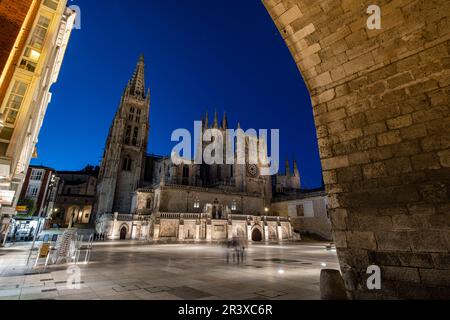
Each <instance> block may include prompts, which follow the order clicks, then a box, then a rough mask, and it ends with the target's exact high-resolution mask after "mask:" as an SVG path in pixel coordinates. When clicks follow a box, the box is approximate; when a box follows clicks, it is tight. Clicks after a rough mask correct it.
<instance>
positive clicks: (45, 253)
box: [39, 243, 50, 259]
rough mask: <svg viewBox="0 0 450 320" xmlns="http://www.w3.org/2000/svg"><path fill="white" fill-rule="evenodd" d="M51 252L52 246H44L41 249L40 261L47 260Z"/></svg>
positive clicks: (47, 244) (45, 244) (46, 244)
mask: <svg viewBox="0 0 450 320" xmlns="http://www.w3.org/2000/svg"><path fill="white" fill-rule="evenodd" d="M49 252H50V244H49V243H44V244H42V246H41V247H40V248H39V259H41V258H47V256H48V253H49Z"/></svg>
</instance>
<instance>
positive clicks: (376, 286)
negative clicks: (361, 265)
mask: <svg viewBox="0 0 450 320" xmlns="http://www.w3.org/2000/svg"><path fill="white" fill-rule="evenodd" d="M367 274H369V275H370V276H369V278H367V289H369V290H381V269H380V267H379V266H376V265H372V266H369V267H368V268H367Z"/></svg>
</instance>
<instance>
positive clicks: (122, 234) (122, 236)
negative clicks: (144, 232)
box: [120, 226, 127, 240]
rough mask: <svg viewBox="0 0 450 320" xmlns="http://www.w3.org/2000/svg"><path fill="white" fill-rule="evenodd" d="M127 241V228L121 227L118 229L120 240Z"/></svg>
mask: <svg viewBox="0 0 450 320" xmlns="http://www.w3.org/2000/svg"><path fill="white" fill-rule="evenodd" d="M126 239H127V228H126V227H125V226H123V227H122V228H121V229H120V240H126Z"/></svg>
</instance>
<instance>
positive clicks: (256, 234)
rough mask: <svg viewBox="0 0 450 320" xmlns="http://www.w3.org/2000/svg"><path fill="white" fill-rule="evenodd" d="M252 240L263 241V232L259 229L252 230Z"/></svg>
mask: <svg viewBox="0 0 450 320" xmlns="http://www.w3.org/2000/svg"><path fill="white" fill-rule="evenodd" d="M252 241H255V242H261V241H262V234H261V231H259V229H257V228H256V229H254V230H253V232H252Z"/></svg>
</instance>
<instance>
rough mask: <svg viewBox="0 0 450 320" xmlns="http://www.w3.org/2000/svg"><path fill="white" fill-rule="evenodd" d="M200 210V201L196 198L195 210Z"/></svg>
mask: <svg viewBox="0 0 450 320" xmlns="http://www.w3.org/2000/svg"><path fill="white" fill-rule="evenodd" d="M199 208H200V200H199V199H198V198H195V200H194V209H199Z"/></svg>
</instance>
